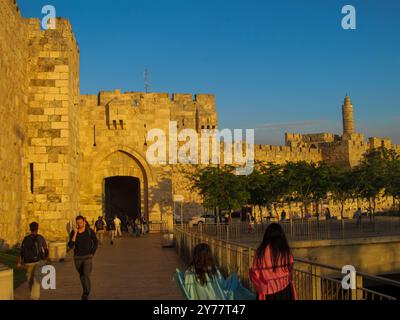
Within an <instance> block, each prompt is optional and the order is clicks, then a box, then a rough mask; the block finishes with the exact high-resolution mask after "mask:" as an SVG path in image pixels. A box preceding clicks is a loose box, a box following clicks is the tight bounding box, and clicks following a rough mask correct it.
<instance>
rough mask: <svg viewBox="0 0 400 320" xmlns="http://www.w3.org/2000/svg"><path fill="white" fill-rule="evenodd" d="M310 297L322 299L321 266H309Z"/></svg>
mask: <svg viewBox="0 0 400 320" xmlns="http://www.w3.org/2000/svg"><path fill="white" fill-rule="evenodd" d="M311 283H312V299H313V300H322V286H321V268H320V267H319V266H315V265H313V266H311Z"/></svg>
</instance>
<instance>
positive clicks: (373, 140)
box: [368, 137, 396, 149]
mask: <svg viewBox="0 0 400 320" xmlns="http://www.w3.org/2000/svg"><path fill="white" fill-rule="evenodd" d="M368 143H369V146H370V148H371V149H376V148H380V147H384V148H387V149H391V148H392V147H395V146H396V145H393V143H392V140H391V139H389V138H380V137H370V138H368Z"/></svg>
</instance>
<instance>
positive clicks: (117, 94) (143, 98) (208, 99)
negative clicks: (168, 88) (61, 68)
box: [80, 89, 215, 111]
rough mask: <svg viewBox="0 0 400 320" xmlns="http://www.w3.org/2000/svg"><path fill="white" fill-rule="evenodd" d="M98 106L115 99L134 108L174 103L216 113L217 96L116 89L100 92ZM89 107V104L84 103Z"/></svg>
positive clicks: (88, 97) (176, 105) (85, 97)
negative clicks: (199, 107)
mask: <svg viewBox="0 0 400 320" xmlns="http://www.w3.org/2000/svg"><path fill="white" fill-rule="evenodd" d="M97 97H98V98H97V105H106V104H108V103H109V102H110V101H111V100H113V99H118V100H121V101H126V102H127V103H128V104H130V105H133V106H140V105H142V104H144V103H167V104H168V103H173V104H170V108H176V107H179V106H184V105H188V104H189V105H193V106H194V105H195V104H198V105H200V106H201V107H202V108H204V110H209V111H215V96H214V95H212V94H195V95H192V94H183V93H173V94H168V93H163V92H161V93H156V92H151V93H146V92H136V91H128V92H124V93H122V92H121V90H119V89H116V90H114V91H100V92H99V93H98V95H97ZM80 99H81V100H82V101H85V100H87V99H89V100H90V101H92V100H93V98H92V95H82V96H81V97H80ZM83 104H84V105H88V104H87V103H83Z"/></svg>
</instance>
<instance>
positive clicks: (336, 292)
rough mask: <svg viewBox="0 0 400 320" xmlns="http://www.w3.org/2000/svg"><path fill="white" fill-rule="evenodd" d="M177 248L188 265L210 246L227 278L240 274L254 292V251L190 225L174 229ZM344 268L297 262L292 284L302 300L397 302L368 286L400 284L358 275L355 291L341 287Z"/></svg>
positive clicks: (398, 285)
mask: <svg viewBox="0 0 400 320" xmlns="http://www.w3.org/2000/svg"><path fill="white" fill-rule="evenodd" d="M174 234H175V247H176V250H177V252H178V254H179V256H180V257H181V258H182V259H183V260H184V261H185V262H189V261H190V259H191V254H192V250H193V248H194V247H195V246H196V245H197V244H199V243H207V244H208V245H209V246H210V247H211V250H212V252H213V255H214V258H215V260H216V261H217V263H218V266H219V268H220V270H221V271H222V272H223V273H224V274H225V275H228V274H230V273H232V272H235V273H237V275H238V277H239V278H240V280H241V282H242V283H243V285H245V286H246V287H247V288H249V289H251V290H254V289H253V286H252V283H251V281H250V278H249V270H250V268H251V266H252V264H253V259H254V254H255V248H254V247H251V246H243V245H240V244H236V243H233V242H231V241H226V240H222V239H218V238H216V237H214V236H211V235H209V234H205V233H198V232H195V231H194V230H193V229H189V228H188V227H187V226H186V227H184V228H181V227H175V228H174ZM341 271H342V270H341V269H339V268H336V267H333V266H329V265H324V264H320V263H314V262H311V261H307V260H304V259H295V265H294V271H293V282H294V286H295V288H296V292H297V296H298V299H299V300H396V299H397V298H396V297H394V296H390V295H387V294H384V293H380V292H377V291H374V290H371V289H368V288H366V287H365V285H364V284H365V283H368V286H369V287H373V286H382V285H385V286H391V287H396V288H397V289H399V290H400V282H397V281H394V280H390V279H386V278H382V277H377V276H374V275H370V274H367V273H362V272H357V274H356V289H353V290H346V289H344V288H343V286H342V277H343V275H342V273H341Z"/></svg>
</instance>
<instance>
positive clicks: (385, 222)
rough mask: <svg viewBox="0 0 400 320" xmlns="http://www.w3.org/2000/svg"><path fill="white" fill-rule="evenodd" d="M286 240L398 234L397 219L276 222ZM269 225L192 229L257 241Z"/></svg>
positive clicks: (399, 219) (222, 225) (220, 225)
mask: <svg viewBox="0 0 400 320" xmlns="http://www.w3.org/2000/svg"><path fill="white" fill-rule="evenodd" d="M279 223H280V224H281V226H282V227H283V229H284V231H285V233H286V235H287V237H288V240H289V241H307V240H331V239H332V240H333V239H351V238H363V237H379V236H394V235H400V217H374V218H372V219H370V218H368V217H365V218H363V219H361V221H357V220H356V219H344V220H311V219H308V220H300V219H299V220H287V221H284V222H279ZM268 224H269V223H268V222H267V223H264V224H249V223H247V222H238V223H230V224H226V223H221V224H199V225H197V226H193V227H192V228H193V230H194V231H195V232H199V233H206V234H209V235H213V236H216V237H218V238H222V239H225V240H230V239H238V238H245V239H249V240H251V239H254V238H256V239H259V238H260V237H262V235H263V233H264V231H265V229H266V228H267V226H268Z"/></svg>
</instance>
